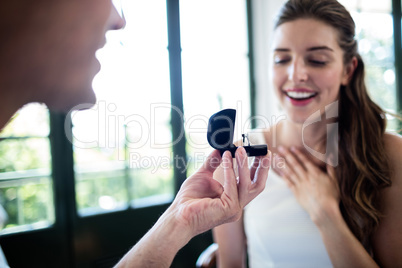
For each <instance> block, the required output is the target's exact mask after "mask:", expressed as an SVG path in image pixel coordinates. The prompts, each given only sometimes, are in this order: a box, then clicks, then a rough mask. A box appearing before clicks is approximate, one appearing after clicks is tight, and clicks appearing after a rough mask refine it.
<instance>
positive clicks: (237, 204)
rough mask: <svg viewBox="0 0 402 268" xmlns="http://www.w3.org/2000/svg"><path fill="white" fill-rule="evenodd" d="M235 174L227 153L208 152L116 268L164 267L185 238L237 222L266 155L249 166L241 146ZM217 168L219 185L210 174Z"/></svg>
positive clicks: (261, 182) (261, 180)
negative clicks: (168, 205)
mask: <svg viewBox="0 0 402 268" xmlns="http://www.w3.org/2000/svg"><path fill="white" fill-rule="evenodd" d="M236 162H237V171H238V174H239V177H238V178H236V176H235V172H234V170H233V159H232V156H231V154H230V153H229V152H225V153H224V154H223V157H222V158H221V156H220V153H219V151H214V152H212V153H211V154H210V155H209V156H208V158H207V160H206V161H205V163H204V164H203V166H202V167H201V168H200V169H199V170H198V171H197V172H196V173H195V174H194V175H192V176H191V177H189V178H188V179H187V180H186V181H185V182H184V183H183V185H182V186H181V188H180V191H179V193H178V194H177V196H176V198H175V200H174V201H173V203H172V205H171V206H170V207H169V208H168V209H167V210H166V211H165V213H163V215H162V216H161V217H160V218H159V220H158V222H157V223H156V224H155V225H154V226H153V227H152V229H151V230H150V231H149V232H148V233H147V234H146V235H145V236H144V237H143V238H142V239H141V240H140V241H139V242H138V243H137V244H136V245H135V246H134V247H133V248H132V249H131V250H130V251H129V252H128V253H127V254H126V255H125V256H124V258H123V259H122V260H121V261H120V262H119V263H118V264H117V266H116V267H131V268H132V267H141V268H143V267H158V268H160V267H170V264H171V263H172V261H173V258H174V256H175V255H176V253H177V251H179V250H180V248H182V247H183V246H184V245H185V244H186V243H188V241H189V240H190V239H191V238H193V237H194V236H196V235H197V234H200V233H202V232H205V231H207V230H209V229H211V228H213V227H215V226H217V225H220V224H223V223H226V222H231V221H235V220H238V219H239V217H240V215H241V212H242V210H243V208H244V206H246V205H247V204H248V203H249V202H250V201H251V200H253V199H254V198H255V197H256V196H257V195H258V194H259V193H261V192H262V190H263V189H264V187H265V182H266V180H267V177H268V170H269V167H270V155H266V156H264V157H256V158H255V161H254V164H253V165H252V167H251V168H250V169H249V167H248V162H247V154H246V151H245V150H244V148H242V147H240V148H239V149H237V151H236ZM220 165H221V166H222V168H223V174H222V176H223V180H222V181H223V185H222V184H221V183H219V182H218V181H217V180H215V179H214V178H213V173H214V171H215V170H216V168H217V167H218V166H220Z"/></svg>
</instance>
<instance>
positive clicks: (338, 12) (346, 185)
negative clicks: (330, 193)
mask: <svg viewBox="0 0 402 268" xmlns="http://www.w3.org/2000/svg"><path fill="white" fill-rule="evenodd" d="M300 18H312V19H316V20H319V21H322V22H324V23H326V24H328V25H330V26H332V27H334V28H335V29H336V30H337V32H338V34H339V36H338V44H339V45H340V47H341V48H342V50H343V52H344V58H343V61H344V64H347V63H350V62H351V61H352V59H353V57H356V59H357V61H358V64H357V67H356V69H355V71H354V73H353V76H352V78H351V81H350V82H349V83H348V85H347V86H341V88H340V95H339V133H338V134H339V142H338V156H339V162H338V163H339V165H338V166H337V168H336V175H337V179H338V182H339V189H340V209H341V212H342V215H343V218H344V219H345V221H346V223H347V224H348V226H349V228H350V229H351V231H352V232H353V234H354V235H355V236H356V238H357V239H358V240H359V241H360V242H361V243H362V244H363V246H364V247H365V248H366V250H367V251H368V252H370V253H371V251H372V246H371V244H370V237H371V235H372V234H373V232H374V230H375V228H376V227H377V226H378V223H379V221H380V218H381V212H380V209H379V205H380V204H379V192H380V190H381V189H382V188H384V187H386V186H390V185H391V180H390V171H389V166H388V161H387V159H386V151H385V145H384V142H383V136H384V133H385V128H386V118H385V112H384V111H383V110H382V109H381V108H380V107H379V106H378V105H377V104H375V103H374V102H373V101H372V100H371V99H370V97H369V95H368V93H367V88H366V85H365V82H364V63H363V61H362V59H361V56H360V55H359V53H358V51H357V42H356V40H355V23H354V21H353V19H352V17H351V16H350V14H349V12H348V11H347V10H346V9H345V8H344V7H343V6H342V5H341V4H340V3H338V1H336V0H320V1H317V0H289V1H288V2H287V3H286V4H285V5H284V6H283V7H282V9H281V10H280V12H279V15H278V18H277V21H276V24H275V28H277V27H278V26H280V25H281V24H283V23H286V22H289V21H294V20H296V19H300Z"/></svg>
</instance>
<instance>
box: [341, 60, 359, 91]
mask: <svg viewBox="0 0 402 268" xmlns="http://www.w3.org/2000/svg"><path fill="white" fill-rule="evenodd" d="M357 64H358V61H357V58H356V57H353V58H352V60H351V61H350V62H349V63H348V64H346V65H345V69H344V73H343V76H342V81H341V84H342V86H346V85H347V84H349V82H350V80H351V79H352V76H353V73H354V72H355V70H356V67H357Z"/></svg>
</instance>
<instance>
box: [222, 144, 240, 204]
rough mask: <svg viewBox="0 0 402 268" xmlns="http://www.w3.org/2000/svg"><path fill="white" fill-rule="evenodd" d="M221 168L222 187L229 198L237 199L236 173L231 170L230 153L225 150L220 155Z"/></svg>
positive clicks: (231, 160)
mask: <svg viewBox="0 0 402 268" xmlns="http://www.w3.org/2000/svg"><path fill="white" fill-rule="evenodd" d="M222 168H223V189H224V191H225V193H226V195H227V196H229V198H230V199H232V198H233V199H237V198H238V195H237V182H236V175H235V173H234V170H233V159H232V154H231V153H230V152H229V151H226V152H225V153H224V154H223V156H222Z"/></svg>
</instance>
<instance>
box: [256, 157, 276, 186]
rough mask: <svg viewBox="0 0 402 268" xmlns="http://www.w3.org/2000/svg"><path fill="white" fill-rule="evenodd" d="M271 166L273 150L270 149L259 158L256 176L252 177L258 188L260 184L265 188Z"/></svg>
mask: <svg viewBox="0 0 402 268" xmlns="http://www.w3.org/2000/svg"><path fill="white" fill-rule="evenodd" d="M270 167H271V151H268V154H267V155H265V156H263V157H261V158H260V159H259V165H258V167H257V170H256V172H255V173H254V176H253V177H252V181H253V183H254V184H255V187H256V188H260V186H263V188H262V189H264V187H265V183H266V181H267V178H268V171H269V168H270Z"/></svg>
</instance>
